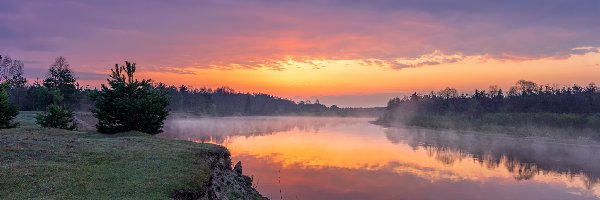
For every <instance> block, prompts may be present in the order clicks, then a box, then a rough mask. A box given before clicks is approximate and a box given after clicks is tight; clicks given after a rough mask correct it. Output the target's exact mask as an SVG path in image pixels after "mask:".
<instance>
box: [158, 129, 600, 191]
mask: <svg viewBox="0 0 600 200" xmlns="http://www.w3.org/2000/svg"><path fill="white" fill-rule="evenodd" d="M373 120H375V119H374V118H341V117H214V118H212V117H207V118H171V119H169V120H167V121H166V123H165V128H164V133H161V134H160V135H159V136H160V137H164V138H173V139H182V140H190V141H195V142H210V143H217V144H221V145H224V146H226V147H227V148H228V149H230V151H231V152H232V159H234V161H236V160H240V161H242V162H243V163H244V167H245V172H248V173H249V174H251V175H253V176H255V180H260V181H258V183H255V184H256V185H257V189H259V191H260V192H261V193H262V194H265V195H267V196H269V197H271V198H279V197H280V196H286V195H288V197H290V198H291V196H294V197H296V198H298V199H311V198H312V199H314V198H317V197H327V198H333V199H340V198H343V199H360V198H358V197H368V196H371V197H374V198H376V199H397V197H398V195H406V196H404V197H405V198H413V199H421V198H429V195H427V194H430V193H436V192H437V193H439V192H444V193H448V192H449V191H459V190H463V192H462V193H460V194H461V195H458V196H454V197H455V198H460V199H480V198H481V196H482V195H485V196H486V197H488V198H490V199H514V198H521V197H531V198H533V199H539V198H544V199H565V198H567V199H595V198H599V197H600V184H599V183H600V182H599V181H600V155H598V153H597V152H600V142H598V141H594V140H585V139H561V138H556V137H540V136H523V135H518V134H512V135H506V134H498V133H493V134H492V133H481V132H473V131H451V130H434V129H426V128H414V127H396V128H386V127H383V126H379V125H375V124H372V123H370V122H371V121H373ZM246 169H247V170H246ZM316 174H319V175H318V177H315V176H314V175H316ZM384 174H385V175H384ZM342 176H343V177H342ZM282 177H285V184H284V183H283V182H282V180H284V179H283V178H282ZM319 177H320V178H319ZM375 177H378V180H379V182H377V184H375V185H365V184H358V183H356V182H364V181H368V180H371V179H373V178H375ZM342 179H343V180H345V181H342V182H340V180H342ZM346 179H347V180H346ZM407 181H409V182H413V181H416V182H419V183H420V184H421V187H418V188H414V187H412V186H410V184H408V185H407V184H406V183H407ZM345 182H348V183H345ZM352 183H354V184H352ZM400 183H402V184H400ZM400 185H403V187H399V186H400ZM469 188H478V189H473V191H470V190H469ZM415 190H423V191H415ZM429 190H431V191H429ZM303 191H311V194H303ZM375 191H376V192H375ZM467 191H469V192H471V193H469V194H467V193H466V192H467ZM494 191H502V192H501V193H502V194H492V193H494ZM462 195H464V196H462ZM354 197H357V198H354ZM436 198H438V199H440V198H441V199H443V198H442V197H436ZM436 198H432V199H436Z"/></svg>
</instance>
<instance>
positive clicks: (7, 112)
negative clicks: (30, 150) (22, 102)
mask: <svg viewBox="0 0 600 200" xmlns="http://www.w3.org/2000/svg"><path fill="white" fill-rule="evenodd" d="M7 89H8V85H7V84H5V83H3V84H0V129H3V128H12V127H14V126H16V124H13V123H12V122H11V121H12V120H13V119H14V118H15V117H16V116H17V114H19V110H18V109H17V106H15V105H13V104H12V103H11V102H10V100H9V97H8V92H7Z"/></svg>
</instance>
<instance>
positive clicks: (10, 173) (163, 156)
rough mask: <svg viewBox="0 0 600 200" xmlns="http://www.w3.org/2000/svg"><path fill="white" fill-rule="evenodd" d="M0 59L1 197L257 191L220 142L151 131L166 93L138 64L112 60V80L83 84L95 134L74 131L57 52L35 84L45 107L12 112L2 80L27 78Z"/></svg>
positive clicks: (234, 195) (69, 80) (238, 195)
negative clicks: (140, 75) (140, 76)
mask: <svg viewBox="0 0 600 200" xmlns="http://www.w3.org/2000/svg"><path fill="white" fill-rule="evenodd" d="M0 60H2V62H0V63H2V65H1V66H2V68H0V72H2V74H0V75H1V76H0V77H1V78H2V79H0V82H1V83H2V85H0V88H1V89H0V108H2V109H1V110H0V128H3V129H2V130H0V152H2V154H0V177H2V179H0V199H29V198H40V199H167V198H173V199H263V198H264V197H262V196H261V195H260V194H259V193H258V192H257V191H256V190H255V189H254V188H253V187H252V179H251V178H249V177H247V176H244V175H242V174H241V165H237V166H236V167H237V168H238V170H236V171H234V170H233V169H231V160H230V154H229V152H228V150H227V149H225V148H224V147H221V146H217V145H212V144H197V143H193V142H187V141H174V140H165V139H159V138H155V137H151V136H149V135H148V134H156V133H159V132H161V129H162V126H163V120H164V119H165V118H166V116H167V115H168V110H167V107H168V105H169V98H168V96H167V95H166V92H164V88H162V87H160V86H158V85H159V84H153V82H152V81H151V80H141V81H139V80H137V79H134V78H133V75H134V72H135V70H136V67H135V63H129V62H126V65H125V66H118V65H116V67H115V69H113V70H112V75H111V76H110V79H109V80H108V81H109V86H108V87H107V86H104V85H103V86H102V89H101V90H100V91H95V90H94V91H92V92H90V93H89V94H91V98H90V99H91V100H93V101H94V107H93V108H92V112H93V114H94V117H96V118H97V119H98V124H97V125H96V128H97V130H98V132H99V133H109V134H99V133H95V132H81V131H73V130H72V129H75V128H76V126H75V125H76V121H77V120H76V119H75V118H76V117H74V115H73V112H72V110H71V109H73V108H74V107H76V103H77V102H76V101H73V100H74V99H76V97H75V96H77V95H78V94H80V93H79V91H80V90H78V89H76V88H77V86H76V82H75V79H74V78H73V76H72V73H71V70H70V69H69V67H68V63H67V62H66V60H65V59H64V58H63V57H59V58H57V60H56V62H55V64H53V65H52V67H51V69H50V73H49V77H47V78H46V79H45V80H44V86H41V85H38V86H35V87H38V88H45V89H44V91H46V92H47V94H48V95H49V96H48V99H49V102H51V103H49V104H48V105H47V106H46V107H47V111H46V112H45V113H39V112H22V113H21V114H20V115H18V116H17V114H18V109H17V106H15V104H14V103H13V102H12V101H9V99H10V98H9V95H8V94H9V92H7V88H12V89H13V90H12V91H15V90H14V89H15V88H17V89H18V87H19V84H20V86H23V85H24V84H25V83H26V81H25V82H19V83H18V84H17V85H15V84H13V83H14V82H15V81H14V80H24V79H21V78H16V79H15V78H14V77H18V76H21V75H20V74H22V73H20V72H19V70H20V71H21V72H22V63H21V64H19V63H20V62H14V61H11V62H7V61H6V59H3V58H0ZM15 63H16V64H15ZM7 66H8V67H7ZM19 66H20V68H19ZM6 69H8V70H6ZM15 72H17V73H15ZM15 74H16V75H15ZM12 94H14V93H12ZM65 97H70V98H65ZM15 117H16V120H14V119H15ZM13 120H14V121H13ZM15 121H16V123H15ZM18 125H20V126H18ZM42 127H46V128H42ZM6 128H8V129H6ZM115 133H118V134H115Z"/></svg>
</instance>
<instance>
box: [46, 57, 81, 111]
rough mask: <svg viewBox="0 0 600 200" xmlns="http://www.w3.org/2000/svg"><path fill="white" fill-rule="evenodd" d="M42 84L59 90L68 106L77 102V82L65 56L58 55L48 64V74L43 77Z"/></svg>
mask: <svg viewBox="0 0 600 200" xmlns="http://www.w3.org/2000/svg"><path fill="white" fill-rule="evenodd" d="M44 86H45V87H47V88H48V89H50V90H58V91H60V93H61V94H62V95H63V97H64V100H65V102H64V103H65V104H66V105H69V106H70V105H72V104H74V103H75V102H77V97H78V96H77V92H78V89H77V82H76V80H75V77H74V76H73V71H71V68H70V65H69V62H67V59H66V58H65V57H62V56H59V57H58V58H56V60H55V61H54V63H53V64H52V65H51V66H50V69H48V76H47V77H46V79H44Z"/></svg>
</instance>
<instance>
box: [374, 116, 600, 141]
mask: <svg viewBox="0 0 600 200" xmlns="http://www.w3.org/2000/svg"><path fill="white" fill-rule="evenodd" d="M373 123H374V124H378V125H383V126H414V127H423V128H432V129H449V130H461V131H478V132H487V133H502V134H508V135H519V136H542V137H558V138H583V139H596V140H600V115H598V114H557V113H486V114H478V115H468V114H445V115H438V114H424V113H411V114H405V115H401V114H399V115H395V116H394V117H393V118H391V117H389V116H388V117H387V118H386V117H383V118H380V119H378V120H377V121H374V122H373Z"/></svg>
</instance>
